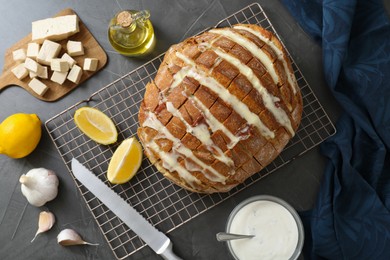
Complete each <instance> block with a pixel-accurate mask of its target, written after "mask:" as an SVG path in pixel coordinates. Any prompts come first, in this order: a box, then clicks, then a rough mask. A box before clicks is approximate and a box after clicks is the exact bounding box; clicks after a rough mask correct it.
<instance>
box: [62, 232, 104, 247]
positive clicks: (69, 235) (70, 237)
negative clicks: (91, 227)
mask: <svg viewBox="0 0 390 260" xmlns="http://www.w3.org/2000/svg"><path fill="white" fill-rule="evenodd" d="M57 243H58V244H60V245H61V246H77V245H90V246H98V245H99V244H92V243H89V242H85V241H84V240H83V239H82V238H81V237H80V235H79V234H78V233H77V232H76V231H74V230H73V229H69V228H68V229H64V230H62V231H61V232H60V233H59V234H58V236H57Z"/></svg>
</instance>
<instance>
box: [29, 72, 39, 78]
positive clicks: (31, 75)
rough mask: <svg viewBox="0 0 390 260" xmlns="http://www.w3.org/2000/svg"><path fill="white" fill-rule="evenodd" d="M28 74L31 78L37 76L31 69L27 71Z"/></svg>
mask: <svg viewBox="0 0 390 260" xmlns="http://www.w3.org/2000/svg"><path fill="white" fill-rule="evenodd" d="M28 75H29V77H30V79H33V78H36V77H38V74H37V73H35V72H32V71H29V72H28Z"/></svg>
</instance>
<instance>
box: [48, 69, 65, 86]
mask: <svg viewBox="0 0 390 260" xmlns="http://www.w3.org/2000/svg"><path fill="white" fill-rule="evenodd" d="M67 76H68V72H67V71H65V72H60V71H54V72H53V74H52V75H51V78H50V80H51V81H53V82H55V83H58V84H60V85H62V84H64V82H65V80H66V77H67Z"/></svg>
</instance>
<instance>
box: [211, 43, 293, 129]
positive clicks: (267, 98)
mask: <svg viewBox="0 0 390 260" xmlns="http://www.w3.org/2000/svg"><path fill="white" fill-rule="evenodd" d="M204 45H205V47H206V48H209V49H211V50H213V51H214V52H215V53H216V54H217V55H218V56H219V57H221V58H222V59H224V60H226V61H227V62H229V63H230V64H232V65H233V66H235V67H236V68H237V69H238V70H239V72H240V73H241V74H242V75H244V76H245V77H246V78H247V79H248V81H249V82H250V83H251V84H252V86H253V87H254V88H255V89H256V90H257V92H258V93H259V94H260V95H261V98H262V100H263V103H264V105H265V107H266V108H267V109H268V111H270V112H271V114H272V115H273V116H274V118H275V119H276V121H277V122H278V123H279V124H281V125H282V126H284V127H285V128H286V129H287V130H288V131H289V132H290V134H291V135H294V130H293V128H292V125H291V120H290V118H289V117H288V115H287V113H286V111H284V110H283V109H282V108H281V107H277V106H276V105H275V102H278V101H280V99H279V98H278V97H275V96H273V95H271V94H270V93H269V92H268V91H267V89H266V88H265V87H264V86H263V85H262V84H261V82H260V80H259V79H258V78H257V76H256V75H255V73H254V72H253V70H252V69H251V68H250V67H248V66H247V65H246V64H244V63H242V62H241V61H240V60H239V59H237V58H236V57H234V56H232V55H230V54H228V53H226V52H224V51H222V50H221V49H219V48H215V47H212V46H211V45H208V44H204Z"/></svg>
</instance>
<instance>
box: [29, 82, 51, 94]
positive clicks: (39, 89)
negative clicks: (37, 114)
mask: <svg viewBox="0 0 390 260" xmlns="http://www.w3.org/2000/svg"><path fill="white" fill-rule="evenodd" d="M28 86H29V87H30V88H31V89H32V90H34V92H35V93H37V94H38V95H40V96H43V95H44V94H45V93H46V91H47V90H48V89H49V88H48V87H47V86H46V85H45V84H44V83H42V82H41V81H40V80H38V79H36V78H33V79H32V80H31V81H30V82H29V83H28Z"/></svg>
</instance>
